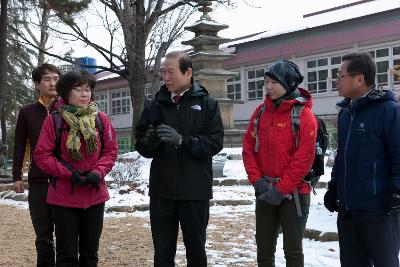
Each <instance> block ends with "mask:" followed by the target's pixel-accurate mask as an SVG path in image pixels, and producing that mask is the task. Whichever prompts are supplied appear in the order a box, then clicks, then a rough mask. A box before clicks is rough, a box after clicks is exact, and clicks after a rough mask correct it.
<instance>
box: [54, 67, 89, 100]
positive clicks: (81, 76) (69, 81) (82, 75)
mask: <svg viewBox="0 0 400 267" xmlns="http://www.w3.org/2000/svg"><path fill="white" fill-rule="evenodd" d="M86 84H88V85H89V87H90V89H91V91H92V95H91V98H90V99H91V100H94V87H95V86H96V78H95V77H94V75H93V74H91V73H90V72H87V71H85V70H78V71H69V72H67V73H65V74H63V75H61V77H60V79H59V80H58V83H57V86H56V88H57V93H58V95H59V96H60V97H61V98H62V99H63V100H64V101H68V95H69V92H70V91H71V90H72V88H74V87H76V86H81V85H86Z"/></svg>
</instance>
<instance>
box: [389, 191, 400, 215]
mask: <svg viewBox="0 0 400 267" xmlns="http://www.w3.org/2000/svg"><path fill="white" fill-rule="evenodd" d="M386 211H387V213H395V212H399V211H400V192H397V193H393V194H391V195H390V196H389V197H387V198H386Z"/></svg>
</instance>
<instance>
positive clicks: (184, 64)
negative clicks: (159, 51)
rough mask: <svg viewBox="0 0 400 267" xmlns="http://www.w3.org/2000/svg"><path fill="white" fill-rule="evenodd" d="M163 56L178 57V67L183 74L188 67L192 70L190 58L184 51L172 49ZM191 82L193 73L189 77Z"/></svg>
mask: <svg viewBox="0 0 400 267" xmlns="http://www.w3.org/2000/svg"><path fill="white" fill-rule="evenodd" d="M165 58H166V59H167V58H179V69H180V71H181V73H182V74H184V73H185V72H186V71H187V70H188V69H189V68H190V69H192V70H193V64H192V59H191V58H190V57H189V55H188V54H187V53H186V52H184V51H173V52H169V53H168V54H166V55H165ZM191 83H193V75H192V78H191Z"/></svg>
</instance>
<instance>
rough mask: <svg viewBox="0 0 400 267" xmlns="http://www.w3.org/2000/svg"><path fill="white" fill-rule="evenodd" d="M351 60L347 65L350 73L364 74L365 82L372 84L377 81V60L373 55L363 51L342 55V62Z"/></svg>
mask: <svg viewBox="0 0 400 267" xmlns="http://www.w3.org/2000/svg"><path fill="white" fill-rule="evenodd" d="M344 61H349V64H348V65H347V72H348V73H349V74H354V75H357V74H362V75H364V80H365V83H366V84H367V85H368V86H371V85H373V84H374V83H375V73H376V70H375V62H374V60H373V59H372V57H371V55H370V54H368V53H366V52H362V53H350V54H347V55H344V56H343V57H342V62H344Z"/></svg>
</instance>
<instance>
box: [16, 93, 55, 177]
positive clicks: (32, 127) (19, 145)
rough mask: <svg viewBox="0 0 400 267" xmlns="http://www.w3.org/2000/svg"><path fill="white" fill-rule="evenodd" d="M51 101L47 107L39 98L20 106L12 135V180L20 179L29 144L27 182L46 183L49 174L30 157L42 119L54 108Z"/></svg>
mask: <svg viewBox="0 0 400 267" xmlns="http://www.w3.org/2000/svg"><path fill="white" fill-rule="evenodd" d="M53 103H54V102H53ZM53 103H52V104H51V105H50V107H49V108H46V107H45V106H44V104H43V103H42V102H41V100H39V101H36V102H35V103H32V104H29V105H26V106H24V107H22V108H21V109H20V111H19V114H18V120H17V125H16V127H15V136H14V156H13V167H12V173H13V181H14V182H15V181H20V180H22V166H23V164H24V158H25V151H26V145H27V144H29V148H30V151H29V152H30V155H29V156H30V166H29V173H28V183H30V184H31V183H48V178H49V176H48V175H47V174H46V173H44V172H43V171H42V170H41V169H40V168H39V167H38V166H37V165H36V163H35V161H34V160H33V158H32V154H33V151H34V150H35V147H36V143H37V141H38V138H39V134H40V130H41V129H42V125H43V121H44V119H45V118H46V117H47V115H48V114H49V112H50V111H51V110H52V109H53V108H54V105H53Z"/></svg>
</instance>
